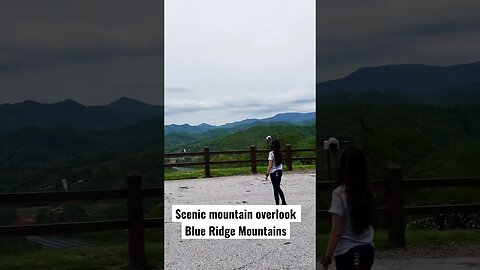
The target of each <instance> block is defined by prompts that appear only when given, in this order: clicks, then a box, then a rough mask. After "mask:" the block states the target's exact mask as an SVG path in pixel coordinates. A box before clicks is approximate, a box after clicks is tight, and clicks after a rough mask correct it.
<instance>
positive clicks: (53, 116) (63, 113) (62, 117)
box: [0, 97, 163, 133]
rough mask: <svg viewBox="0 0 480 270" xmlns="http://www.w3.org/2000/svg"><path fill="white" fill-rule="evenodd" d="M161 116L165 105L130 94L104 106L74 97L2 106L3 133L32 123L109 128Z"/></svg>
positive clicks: (1, 123)
mask: <svg viewBox="0 0 480 270" xmlns="http://www.w3.org/2000/svg"><path fill="white" fill-rule="evenodd" d="M161 116H163V106H159V105H150V104H147V103H144V102H141V101H137V100H134V99H131V98H127V97H122V98H120V99H118V100H116V101H114V102H112V103H109V104H107V105H103V106H85V105H83V104H80V103H78V102H76V101H74V100H72V99H66V100H64V101H61V102H56V103H51V104H46V103H39V102H36V101H31V100H27V101H24V102H20V103H15V104H2V105H0V133H8V132H12V131H15V130H18V129H20V128H23V127H29V126H35V127H70V128H76V129H80V130H90V129H91V130H107V129H114V128H119V127H123V126H127V125H131V124H134V123H136V122H139V121H145V120H148V119H152V118H158V117H161Z"/></svg>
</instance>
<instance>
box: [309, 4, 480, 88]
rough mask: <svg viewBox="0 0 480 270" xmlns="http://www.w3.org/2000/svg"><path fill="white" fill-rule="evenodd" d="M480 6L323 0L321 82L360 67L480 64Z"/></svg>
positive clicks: (319, 34)
mask: <svg viewBox="0 0 480 270" xmlns="http://www.w3.org/2000/svg"><path fill="white" fill-rule="evenodd" d="M479 14H480V1H474V0H422V1H400V0H368V1H358V0H338V1H330V0H319V1H317V27H316V28H317V36H316V46H317V71H316V73H317V76H316V78H317V81H318V82H321V81H326V80H331V79H337V78H341V77H344V76H346V75H348V74H350V73H352V72H353V71H355V70H357V69H358V68H360V67H366V66H379V65H387V64H431V65H440V66H445V65H453V64H463V63H470V62H477V61H480V46H479V44H480V15H479Z"/></svg>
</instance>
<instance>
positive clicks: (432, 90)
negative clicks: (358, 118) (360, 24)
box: [316, 62, 480, 105]
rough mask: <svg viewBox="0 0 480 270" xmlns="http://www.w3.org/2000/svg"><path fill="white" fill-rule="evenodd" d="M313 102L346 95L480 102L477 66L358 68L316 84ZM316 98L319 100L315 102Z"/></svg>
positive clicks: (445, 102) (371, 98)
mask: <svg viewBox="0 0 480 270" xmlns="http://www.w3.org/2000/svg"><path fill="white" fill-rule="evenodd" d="M316 88H317V89H316V91H317V100H318V101H320V102H321V103H322V97H325V98H326V100H324V102H323V103H328V102H325V101H331V100H330V99H329V98H328V97H329V96H332V95H345V94H346V93H348V94H349V95H352V96H353V97H356V98H357V99H364V100H367V101H375V102H382V101H385V102H387V103H389V102H394V101H406V100H408V101H415V102H421V103H427V104H432V105H452V104H458V103H465V102H479V101H480V62H474V63H469V64H461V65H453V66H446V67H439V66H431V65H412V64H405V65H387V66H379V67H365V68H360V69H358V70H357V71H355V72H353V73H352V74H350V75H348V76H346V77H344V78H341V79H337V80H331V81H326V82H321V83H318V84H317V87H316ZM319 97H320V98H319Z"/></svg>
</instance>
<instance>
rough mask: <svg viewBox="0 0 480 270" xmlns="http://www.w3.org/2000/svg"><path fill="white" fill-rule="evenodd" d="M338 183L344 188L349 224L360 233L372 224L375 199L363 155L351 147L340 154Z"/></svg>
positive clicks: (348, 146) (347, 147)
mask: <svg viewBox="0 0 480 270" xmlns="http://www.w3.org/2000/svg"><path fill="white" fill-rule="evenodd" d="M338 182H339V184H340V185H344V186H345V191H346V193H347V205H348V209H349V215H350V224H351V225H352V228H353V230H354V231H355V232H357V233H361V232H363V231H364V230H365V229H367V228H368V227H369V226H370V225H372V223H373V220H374V216H375V198H374V196H373V192H372V189H371V187H370V185H369V182H368V179H367V164H366V160H365V155H364V154H363V152H362V151H361V150H360V149H358V148H357V147H355V146H353V145H347V146H346V147H345V148H344V149H343V150H342V152H341V153H340V158H339V160H338Z"/></svg>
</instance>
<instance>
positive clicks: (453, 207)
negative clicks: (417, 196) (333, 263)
mask: <svg viewBox="0 0 480 270" xmlns="http://www.w3.org/2000/svg"><path fill="white" fill-rule="evenodd" d="M371 182H372V185H373V187H374V188H375V189H384V190H385V191H386V197H387V206H386V207H382V208H377V214H378V215H379V216H380V215H381V216H386V217H387V219H388V236H389V241H390V243H391V245H392V246H394V247H404V246H405V216H415V215H432V214H450V213H480V203H470V204H449V205H426V206H407V207H406V206H404V205H403V192H404V189H412V188H414V189H415V188H433V187H459V186H471V187H474V186H477V187H480V178H478V177H469V178H441V179H402V169H401V167H400V166H397V165H389V166H388V177H387V180H377V181H371ZM331 190H332V184H331V183H330V182H325V181H317V193H318V192H320V191H331ZM317 209H318V208H317ZM329 216H330V214H329V213H328V211H327V210H317V218H318V217H320V218H328V217H329Z"/></svg>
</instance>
